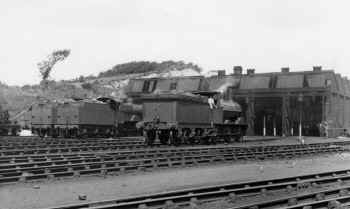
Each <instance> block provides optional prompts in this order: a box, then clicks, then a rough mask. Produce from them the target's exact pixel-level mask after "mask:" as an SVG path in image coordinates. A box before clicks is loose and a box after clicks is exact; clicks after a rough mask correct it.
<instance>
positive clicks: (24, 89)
mask: <svg viewBox="0 0 350 209" xmlns="http://www.w3.org/2000/svg"><path fill="white" fill-rule="evenodd" d="M200 72H201V68H200V67H198V66H197V65H195V64H192V63H184V62H182V61H179V62H175V61H165V62H160V63H157V62H147V61H141V62H129V63H124V64H118V65H115V66H114V67H113V68H112V69H110V70H106V71H102V72H100V73H99V74H98V76H83V75H82V76H80V77H79V78H76V79H72V80H65V81H53V80H51V81H48V83H47V89H43V88H42V86H40V85H25V86H21V87H20V86H7V85H6V84H0V105H1V106H3V108H4V109H7V110H9V111H10V115H11V116H14V115H16V114H17V113H19V112H21V111H23V110H24V109H26V108H29V107H30V106H31V104H33V103H34V102H37V101H39V100H42V99H49V100H62V99H65V98H94V97H99V96H112V97H114V98H116V99H119V100H120V99H124V98H125V97H126V96H125V94H124V87H125V86H126V85H127V84H128V82H129V80H130V79H132V78H142V77H159V76H160V77H172V76H190V75H199V74H200Z"/></svg>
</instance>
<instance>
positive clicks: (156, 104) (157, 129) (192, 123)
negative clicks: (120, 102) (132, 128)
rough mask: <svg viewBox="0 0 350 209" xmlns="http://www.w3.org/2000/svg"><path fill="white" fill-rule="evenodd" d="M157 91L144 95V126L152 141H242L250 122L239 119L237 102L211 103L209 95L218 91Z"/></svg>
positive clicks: (173, 142) (164, 142)
mask: <svg viewBox="0 0 350 209" xmlns="http://www.w3.org/2000/svg"><path fill="white" fill-rule="evenodd" d="M193 93H195V94H196V95H195V94H191V93H172V92H167V93H154V94H149V95H144V96H143V97H142V98H141V100H142V103H143V121H141V122H139V123H138V126H139V127H140V128H143V130H144V135H145V138H146V142H147V144H148V145H153V144H154V143H158V140H159V143H160V144H164V145H165V144H172V145H179V144H213V143H217V142H221V141H224V142H227V143H229V142H231V141H232V140H236V141H239V140H241V139H242V136H243V135H244V134H245V130H246V128H247V125H245V124H240V123H237V119H239V118H240V109H237V106H235V105H233V104H234V103H227V102H226V105H225V104H224V102H223V101H221V102H219V103H218V104H217V105H216V106H217V107H216V108H213V109H211V108H210V106H209V105H208V102H207V101H208V97H211V96H214V95H216V94H218V93H217V92H209V91H207V92H193Z"/></svg>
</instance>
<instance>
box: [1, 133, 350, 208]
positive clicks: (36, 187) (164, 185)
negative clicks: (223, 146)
mask: <svg viewBox="0 0 350 209" xmlns="http://www.w3.org/2000/svg"><path fill="white" fill-rule="evenodd" d="M291 140H292V139H291ZM310 141H311V140H310ZM339 169H350V154H347V153H343V154H336V155H327V156H318V157H315V158H305V159H297V160H290V161H286V160H273V161H261V162H246V163H231V164H217V165H210V166H201V167H188V168H173V169H166V170H157V171H154V172H140V173H134V174H127V175H122V176H107V177H105V178H103V177H98V176H90V177H81V178H74V179H62V180H60V181H57V180H54V181H42V182H36V183H18V184H12V185H1V186H0V208H1V209H17V208H45V207H50V206H57V205H64V204H72V203H79V202H83V201H79V200H78V195H79V194H85V195H87V201H96V200H105V199H114V198H121V197H127V196H130V195H140V194H145V193H154V192H162V191H167V190H174V189H183V188H190V187H193V186H205V185H214V184H218V183H232V182H242V181H253V180H262V179H271V178H277V177H287V176H294V175H300V174H307V173H315V172H325V171H329V170H339Z"/></svg>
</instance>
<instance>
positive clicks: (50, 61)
mask: <svg viewBox="0 0 350 209" xmlns="http://www.w3.org/2000/svg"><path fill="white" fill-rule="evenodd" d="M69 54H70V50H68V49H64V50H56V51H54V52H52V54H50V55H49V56H48V57H47V59H46V60H43V61H41V62H39V63H38V68H39V72H40V74H41V78H42V81H44V82H45V81H47V79H48V78H49V76H50V73H51V71H52V68H53V67H54V65H55V64H56V63H57V62H59V61H63V60H64V59H66V58H67V57H68V56H69Z"/></svg>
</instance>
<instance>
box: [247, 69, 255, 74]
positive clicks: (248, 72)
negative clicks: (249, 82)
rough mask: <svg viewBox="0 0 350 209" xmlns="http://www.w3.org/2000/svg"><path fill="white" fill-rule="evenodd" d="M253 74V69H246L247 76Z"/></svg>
mask: <svg viewBox="0 0 350 209" xmlns="http://www.w3.org/2000/svg"><path fill="white" fill-rule="evenodd" d="M254 74H255V69H254V68H251V69H247V75H254Z"/></svg>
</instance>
